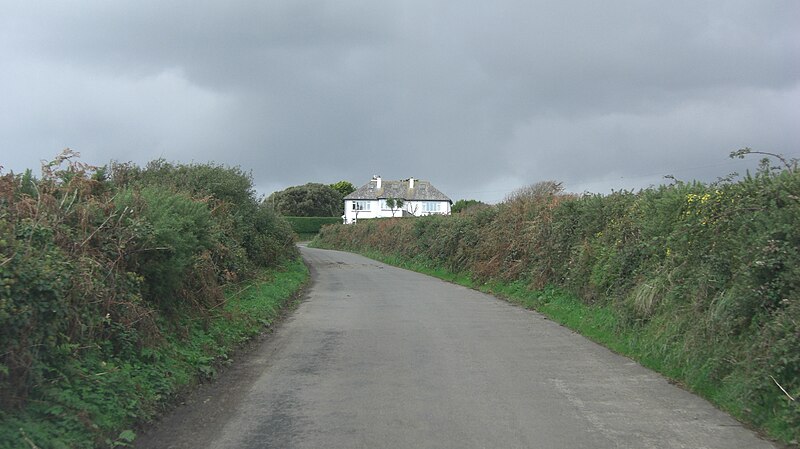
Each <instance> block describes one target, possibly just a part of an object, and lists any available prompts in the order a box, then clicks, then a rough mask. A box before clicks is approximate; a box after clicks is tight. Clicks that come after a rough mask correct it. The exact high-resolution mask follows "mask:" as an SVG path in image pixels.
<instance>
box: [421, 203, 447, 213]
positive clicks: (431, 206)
mask: <svg viewBox="0 0 800 449" xmlns="http://www.w3.org/2000/svg"><path fill="white" fill-rule="evenodd" d="M441 206H442V203H441V202H439V201H425V202H424V203H422V211H423V212H441V211H442V209H441Z"/></svg>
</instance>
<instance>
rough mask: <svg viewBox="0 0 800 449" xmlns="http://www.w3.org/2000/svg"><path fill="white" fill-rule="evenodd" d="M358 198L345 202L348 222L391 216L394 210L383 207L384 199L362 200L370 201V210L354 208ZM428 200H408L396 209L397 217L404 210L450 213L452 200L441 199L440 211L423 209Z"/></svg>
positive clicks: (427, 213)
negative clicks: (400, 207)
mask: <svg viewBox="0 0 800 449" xmlns="http://www.w3.org/2000/svg"><path fill="white" fill-rule="evenodd" d="M355 201H357V200H346V201H345V202H344V222H345V223H346V224H350V223H353V222H355V220H356V219H358V220H362V219H367V218H379V217H391V216H392V211H391V209H388V208H386V209H383V208H382V207H381V206H382V205H384V204H385V203H384V201H383V200H380V201H379V200H362V201H370V203H369V205H370V209H369V210H359V211H355V210H353V203H354V202H355ZM423 203H426V201H406V202H405V204H403V207H402V209H395V211H394V216H395V217H402V216H403V211H404V210H405V211H406V212H408V213H410V214H412V215H416V216H418V217H421V216H425V215H431V214H441V215H450V202H449V201H439V203H440V206H439V211H438V212H428V211H425V210H423V209H424V204H423Z"/></svg>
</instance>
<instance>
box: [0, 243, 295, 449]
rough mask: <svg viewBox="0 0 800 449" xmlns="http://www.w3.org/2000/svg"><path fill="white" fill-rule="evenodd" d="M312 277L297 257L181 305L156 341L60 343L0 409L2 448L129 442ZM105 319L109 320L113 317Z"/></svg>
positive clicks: (277, 312)
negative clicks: (34, 383)
mask: <svg viewBox="0 0 800 449" xmlns="http://www.w3.org/2000/svg"><path fill="white" fill-rule="evenodd" d="M308 279H309V272H308V269H307V267H306V266H305V265H304V264H303V262H302V261H301V260H300V259H297V260H295V261H291V262H287V263H285V264H284V265H283V266H281V267H279V268H276V269H270V270H268V271H265V272H264V273H263V274H262V276H260V277H259V279H257V280H255V281H251V282H249V283H247V284H240V285H235V286H231V287H229V288H228V291H226V294H225V297H226V301H225V303H224V305H223V306H221V307H219V308H218V309H217V310H212V311H210V312H209V314H208V315H206V316H198V315H197V313H196V312H195V311H192V310H189V309H188V308H187V309H186V310H183V311H181V312H180V313H179V314H177V316H175V317H172V318H171V319H169V320H168V319H165V318H162V319H160V320H159V327H160V334H161V336H162V338H161V341H160V342H158V343H157V344H155V345H151V346H146V347H141V346H140V342H139V340H137V338H136V337H137V336H136V335H135V334H134V333H131V334H130V338H129V341H128V343H129V346H128V347H122V348H119V347H117V348H111V347H104V346H102V345H97V346H95V347H89V348H79V347H68V348H63V351H64V354H65V359H67V363H65V364H64V367H63V368H62V369H61V370H60V372H59V373H57V376H55V379H56V380H54V381H53V382H51V383H49V384H47V385H39V386H38V388H37V390H38V391H37V392H36V399H35V400H31V401H30V402H29V404H28V405H27V407H26V408H25V409H23V410H19V411H17V412H14V413H10V412H0V448H2V449H6V448H8V449H11V448H14V449H16V448H41V449H50V448H52V449H61V448H87V449H88V448H96V447H126V446H130V445H131V443H132V442H133V441H134V439H135V437H136V434H135V431H134V430H133V428H134V426H135V424H136V423H138V422H146V421H148V420H151V419H152V418H153V417H155V416H157V415H158V414H159V413H160V412H161V411H162V410H164V408H165V406H167V405H168V404H169V403H170V399H171V398H173V397H175V395H176V394H178V393H179V392H181V391H185V390H186V389H187V388H190V387H191V386H193V385H196V384H197V383H199V382H202V381H203V380H208V379H212V378H214V377H215V376H216V374H217V368H218V367H219V366H220V364H225V363H229V355H230V354H231V352H232V351H234V350H235V349H236V348H237V347H239V346H240V345H241V344H242V343H243V342H245V341H247V340H249V339H250V338H252V337H254V336H255V335H258V334H259V333H260V332H262V331H263V330H264V328H265V327H266V326H270V325H271V324H272V323H273V322H274V321H275V320H276V319H277V318H278V317H279V316H280V314H281V311H282V310H283V309H284V308H285V307H286V306H287V305H288V304H289V303H291V300H292V298H295V297H296V295H297V293H298V292H299V291H300V290H301V289H302V287H303V286H304V285H305V284H306V282H307V281H308ZM110 325H113V323H111V324H110Z"/></svg>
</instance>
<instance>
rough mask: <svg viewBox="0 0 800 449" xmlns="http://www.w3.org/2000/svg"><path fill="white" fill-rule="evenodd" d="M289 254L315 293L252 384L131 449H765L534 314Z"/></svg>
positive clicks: (263, 350) (260, 356) (463, 292)
mask: <svg viewBox="0 0 800 449" xmlns="http://www.w3.org/2000/svg"><path fill="white" fill-rule="evenodd" d="M301 250H302V253H303V257H304V258H305V259H306V261H307V262H308V263H309V265H310V267H311V270H312V275H313V286H312V287H311V288H310V289H309V291H308V293H307V297H306V298H305V300H304V301H303V303H302V304H300V306H299V307H298V309H297V310H296V311H295V312H294V313H293V315H292V316H291V317H290V318H289V319H288V320H287V321H286V322H285V323H284V324H283V325H282V326H281V327H280V328H279V329H278V331H277V332H276V333H275V335H274V336H273V338H270V339H269V340H267V341H266V342H265V343H264V344H263V345H262V347H260V348H258V349H257V350H256V351H255V354H253V355H251V356H250V358H249V359H248V360H246V361H242V362H241V363H243V364H244V366H245V368H243V369H242V370H243V371H246V372H249V373H250V374H247V375H241V376H240V377H241V379H240V380H239V381H238V385H237V386H235V387H230V386H229V387H226V389H225V391H223V392H222V393H219V392H216V393H215V392H214V391H213V389H214V387H213V386H212V387H211V389H210V390H209V391H204V392H203V393H202V395H204V397H205V396H207V397H208V399H203V397H201V398H199V399H196V400H195V401H193V402H192V403H191V404H190V405H187V406H186V407H183V410H181V409H179V410H177V411H176V414H177V415H179V416H180V419H171V418H167V419H165V420H164V422H162V423H161V425H160V426H159V428H157V429H156V430H155V431H154V432H153V433H152V434H150V435H146V436H145V438H144V440H143V442H142V443H141V444H137V447H141V448H146V447H159V448H162V447H173V448H179V447H192V448H195V447H205V448H221V449H227V448H245V449H250V448H323V447H324V448H459V449H464V448H543V449H557V448H569V449H575V448H637V449H638V448H720V449H723V448H724V449H734V448H741V449H745V448H746V449H756V448H773V447H775V446H773V445H772V444H771V443H769V442H767V441H765V440H762V439H760V438H759V437H758V436H757V435H756V434H754V433H753V432H751V431H750V430H748V429H746V428H744V427H742V425H740V424H739V423H738V422H737V421H735V420H734V419H732V418H731V417H730V416H728V415H727V414H725V413H723V412H721V411H719V410H717V409H716V408H714V407H713V406H712V405H710V404H709V403H708V402H706V401H705V400H703V399H700V398H698V397H696V396H694V395H692V394H690V393H688V392H686V391H684V390H682V389H680V388H678V387H676V386H674V385H671V384H670V383H669V382H668V381H667V380H666V379H664V378H663V377H661V376H659V375H657V374H655V373H653V372H652V371H649V370H647V369H645V368H643V367H641V366H639V365H638V364H636V363H634V362H632V361H631V360H629V359H627V358H625V357H622V356H619V355H616V354H614V353H612V352H610V351H609V350H607V349H605V348H603V347H601V346H599V345H597V344H595V343H593V342H591V341H589V340H587V339H585V338H583V337H581V336H580V335H578V334H575V333H574V332H572V331H570V330H569V329H566V328H564V327H561V326H560V325H558V324H556V323H553V322H552V321H549V320H547V319H546V318H544V317H543V316H542V315H540V314H537V313H535V312H532V311H529V310H525V309H522V308H520V307H515V306H512V305H510V304H508V303H506V302H504V301H502V300H498V299H496V298H494V297H492V296H489V295H485V294H482V293H479V292H476V291H473V290H470V289H467V288H464V287H460V286H457V285H453V284H449V283H446V282H443V281H440V280H438V279H434V278H431V277H428V276H424V275H420V274H417V273H413V272H410V271H406V270H402V269H399V268H394V267H391V266H388V265H385V264H382V263H379V262H375V261H373V260H370V259H366V258H364V257H361V256H357V255H354V254H349V253H344V252H338V251H328V250H319V249H310V248H301ZM222 383H223V384H224V383H225V382H222ZM230 391H233V392H234V393H230V394H227V393H226V392H230ZM220 396H225V397H220ZM218 403H224V404H225V405H224V406H219V405H216V404H218ZM209 417H211V418H209ZM176 423H177V424H176Z"/></svg>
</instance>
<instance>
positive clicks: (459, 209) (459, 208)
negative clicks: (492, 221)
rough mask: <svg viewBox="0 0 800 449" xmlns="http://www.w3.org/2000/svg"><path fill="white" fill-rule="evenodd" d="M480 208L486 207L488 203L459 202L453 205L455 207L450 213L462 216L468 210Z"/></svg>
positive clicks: (475, 201)
mask: <svg viewBox="0 0 800 449" xmlns="http://www.w3.org/2000/svg"><path fill="white" fill-rule="evenodd" d="M479 206H486V203H484V202H483V201H478V200H458V201H456V202H455V203H453V207H451V208H450V212H452V213H454V214H460V213H461V212H463V211H464V210H466V209H468V208H471V207H479Z"/></svg>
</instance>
